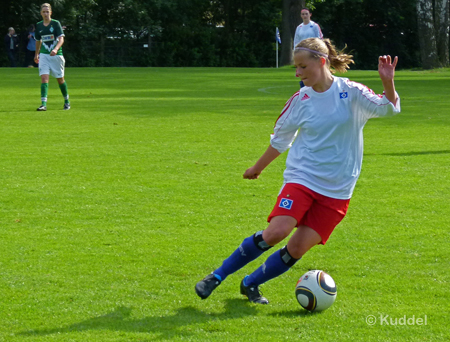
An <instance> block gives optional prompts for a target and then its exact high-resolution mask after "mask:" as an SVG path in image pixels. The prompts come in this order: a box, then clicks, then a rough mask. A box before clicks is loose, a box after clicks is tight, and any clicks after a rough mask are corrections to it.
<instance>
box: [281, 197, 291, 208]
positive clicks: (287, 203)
mask: <svg viewBox="0 0 450 342" xmlns="http://www.w3.org/2000/svg"><path fill="white" fill-rule="evenodd" d="M292 203H294V201H293V200H290V199H287V198H282V199H281V201H280V205H279V207H280V208H283V209H287V210H291V208H292Z"/></svg>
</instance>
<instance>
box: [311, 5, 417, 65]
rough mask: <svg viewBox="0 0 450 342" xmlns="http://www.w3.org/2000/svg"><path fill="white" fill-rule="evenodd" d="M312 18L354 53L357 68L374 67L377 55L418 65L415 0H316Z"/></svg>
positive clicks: (401, 63) (406, 63)
mask: <svg viewBox="0 0 450 342" xmlns="http://www.w3.org/2000/svg"><path fill="white" fill-rule="evenodd" d="M314 20H316V21H317V22H319V24H320V25H321V27H322V29H323V33H324V36H325V37H328V38H331V39H332V40H333V41H334V42H335V43H336V44H337V46H338V47H340V48H344V47H345V45H347V47H348V50H349V51H351V52H352V53H353V54H354V57H355V62H356V66H357V68H358V69H376V66H377V64H378V62H377V57H378V56H380V55H384V54H390V55H392V56H399V60H400V64H399V67H400V68H412V67H417V66H418V65H419V63H420V62H419V60H420V56H419V45H418V36H417V30H416V27H417V20H416V12H415V3H414V2H413V1H410V0H398V1H389V0H373V1H362V0H348V1H347V0H336V1H335V4H334V6H331V2H330V1H327V2H325V3H321V4H317V5H316V10H315V11H314Z"/></svg>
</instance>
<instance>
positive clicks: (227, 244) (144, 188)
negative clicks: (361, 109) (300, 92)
mask: <svg viewBox="0 0 450 342" xmlns="http://www.w3.org/2000/svg"><path fill="white" fill-rule="evenodd" d="M0 77H2V79H3V80H5V82H3V83H2V84H3V85H2V86H1V90H2V94H3V96H2V100H1V102H0V120H1V125H0V156H1V163H0V168H1V172H0V186H1V192H0V210H1V212H0V222H1V229H0V244H1V248H0V272H1V277H0V322H1V324H0V341H33V342H34V341H95V342H96V341H165V340H171V341H296V340H303V341H448V340H449V339H450V332H449V330H448V325H449V322H450V314H449V307H450V294H449V289H450V264H449V259H450V248H449V247H450V246H449V240H450V232H449V227H450V209H449V204H450V166H449V165H450V163H449V160H450V159H449V157H450V116H449V108H450V96H449V95H448V93H449V89H450V70H448V69H443V70H438V71H431V72H411V71H400V72H397V75H396V85H397V90H398V92H399V94H400V96H401V104H402V113H401V114H400V115H398V116H395V117H393V118H387V119H374V120H371V121H369V123H368V124H367V126H366V128H365V152H364V162H363V171H362V174H361V177H360V180H359V182H358V184H357V187H356V190H355V193H354V196H353V199H352V201H351V204H350V209H349V212H348V215H347V217H346V218H345V219H344V221H343V222H342V223H341V224H340V225H339V226H338V228H337V229H336V230H335V232H334V233H333V235H332V236H331V238H330V240H329V242H328V243H327V245H326V246H318V247H316V248H314V249H313V250H311V251H310V252H309V253H308V254H307V255H306V256H305V257H304V258H303V259H302V260H301V262H299V263H297V265H295V267H294V268H293V269H292V270H291V271H289V272H288V273H286V274H284V275H283V276H281V277H280V278H277V279H275V280H272V281H270V282H268V283H267V284H264V285H263V286H262V290H263V292H264V295H265V296H266V297H268V298H269V300H270V301H271V303H270V304H269V305H268V306H257V305H254V304H250V303H248V301H247V300H246V299H244V297H242V296H241V295H240V294H239V283H240V281H241V279H242V277H243V276H244V275H245V274H248V273H250V272H252V271H253V270H254V269H255V268H256V267H258V266H259V265H260V264H261V262H262V261H263V260H264V259H265V258H266V257H267V256H268V255H265V256H263V257H262V258H260V259H259V260H257V261H255V262H253V263H251V264H250V265H248V266H246V267H244V268H243V269H242V270H240V271H238V272H237V273H236V274H235V275H232V276H230V277H229V278H228V279H227V280H226V281H225V282H224V283H223V284H222V285H221V286H220V287H219V288H218V289H217V290H216V292H214V294H213V295H212V296H211V297H210V298H208V299H207V300H205V301H201V300H200V299H199V298H198V297H197V296H196V295H195V292H194V285H195V283H196V282H197V281H198V280H200V279H201V278H203V277H204V276H205V275H206V274H207V273H209V272H211V271H212V270H213V269H214V268H216V267H218V266H219V265H220V264H221V262H222V260H223V259H224V258H225V257H227V256H228V255H229V254H230V253H231V252H232V251H233V250H234V249H235V248H236V247H237V246H238V245H239V244H240V243H241V241H242V240H243V239H244V238H245V237H247V236H249V235H251V234H252V233H254V232H255V231H257V230H261V229H263V228H265V227H266V218H267V216H268V214H269V212H270V211H271V209H272V207H273V205H274V201H275V199H276V196H277V194H278V190H279V188H280V186H281V183H282V172H283V170H284V160H285V157H286V156H285V155H283V156H281V157H280V158H278V159H277V160H276V161H275V162H274V163H273V164H272V165H270V166H269V168H268V169H267V170H266V171H264V173H263V174H262V176H261V177H260V179H259V180H257V181H247V180H243V179H242V174H243V172H244V171H245V169H246V168H248V167H249V166H251V165H252V163H254V162H255V161H256V160H257V159H258V158H259V156H260V155H261V153H262V152H264V150H265V149H266V147H267V145H268V143H269V135H270V133H272V128H273V124H274V122H275V120H276V118H277V117H278V115H279V113H280V110H281V109H282V107H283V105H284V103H285V101H286V100H287V99H288V98H289V97H290V96H291V95H292V93H294V92H295V91H296V90H297V89H298V79H296V78H295V77H294V70H293V69H292V68H281V69H278V70H277V69H196V68H192V69H182V68H180V69H175V68H167V69H159V68H148V69H146V68H139V69H126V68H117V69H115V68H114V69H106V68H105V69H70V68H68V69H67V70H66V80H67V83H68V86H69V93H70V96H71V103H72V109H71V110H70V111H63V110H62V106H63V99H62V96H61V94H60V91H59V88H58V86H57V83H56V81H55V80H53V79H52V80H51V83H50V87H49V102H48V111H47V112H36V108H37V107H38V106H39V105H40V93H39V92H40V88H39V84H40V80H39V77H38V73H37V69H16V70H13V69H0ZM348 77H350V78H351V79H353V80H355V81H358V82H361V83H364V84H366V85H368V86H369V87H371V88H372V89H374V90H375V91H376V92H381V91H382V88H381V82H380V81H379V80H378V76H377V73H376V72H375V71H351V72H349V73H348ZM308 269H323V270H325V271H326V272H328V273H329V274H330V275H331V276H332V277H333V278H334V279H335V281H336V283H337V288H338V296H337V299H336V302H335V304H334V305H333V306H332V307H331V308H330V309H328V310H327V311H325V312H323V313H321V314H310V313H308V312H306V311H304V310H303V309H302V308H301V307H300V306H299V304H298V303H297V301H296V299H295V296H294V289H295V284H296V282H297V280H298V278H299V277H300V276H301V275H302V274H303V273H304V272H306V271H307V270H308ZM369 315H373V316H375V318H376V319H377V322H376V323H375V324H374V325H369V324H367V323H366V319H367V317H368V316H369ZM413 316H414V318H415V319H417V318H421V319H426V320H427V321H426V322H427V324H426V325H425V324H424V322H423V323H422V325H419V324H414V325H401V323H402V322H403V320H405V319H411V318H412V317H413ZM386 317H387V318H386ZM382 318H383V319H384V318H386V319H387V323H388V324H389V325H388V324H386V323H385V322H386V321H383V319H382ZM390 318H392V322H393V323H395V321H396V320H397V325H395V326H393V325H391V324H390V320H389V319H390ZM419 322H420V321H419Z"/></svg>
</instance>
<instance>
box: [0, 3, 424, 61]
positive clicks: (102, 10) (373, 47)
mask: <svg viewBox="0 0 450 342" xmlns="http://www.w3.org/2000/svg"><path fill="white" fill-rule="evenodd" d="M281 4H282V1H281V0H247V1H239V0H214V1H210V0H183V1H180V0H167V1H164V0H70V1H69V0H58V1H54V2H53V3H52V5H53V17H54V18H56V19H58V20H60V21H61V22H62V24H63V25H64V26H65V27H66V30H65V33H66V35H67V39H66V43H65V46H64V54H65V57H66V60H67V65H71V66H210V67H213V66H239V67H243V66H249V67H250V66H252V67H271V66H274V64H275V51H274V50H275V37H274V35H275V27H277V26H278V27H280V29H281V30H282V27H281ZM306 4H307V5H308V6H310V7H312V8H314V11H313V20H315V21H317V22H318V23H319V24H320V25H321V26H322V28H323V31H324V34H325V36H326V37H330V38H332V39H333V40H334V41H335V42H336V43H337V44H338V46H340V47H344V46H345V44H347V45H348V47H349V48H350V49H351V50H353V52H354V54H355V59H356V61H357V65H358V68H361V69H373V68H374V65H375V62H374V61H376V56H378V55H379V54H382V53H383V54H384V53H389V54H392V55H398V56H399V57H400V61H401V65H400V67H403V68H411V67H417V66H419V65H420V60H419V53H418V51H419V46H418V37H417V20H416V13H415V1H409V0H397V1H388V0H373V1H363V0H327V1H324V0H314V1H313V0H310V1H306ZM0 6H1V9H2V11H1V12H0V21H2V22H3V23H4V26H5V30H6V27H8V26H15V27H17V28H18V29H17V31H18V32H23V31H24V30H25V29H26V27H28V25H29V24H30V23H33V22H37V21H39V20H40V19H41V18H40V15H39V5H37V4H36V3H35V2H33V1H31V0H14V1H13V0H6V1H2V2H1V5H0ZM282 33H283V32H282ZM23 36H24V35H23ZM286 43H287V42H286ZM286 43H285V44H286ZM22 46H24V44H22ZM0 65H3V66H6V65H8V63H7V61H6V58H5V56H4V55H3V56H2V59H0Z"/></svg>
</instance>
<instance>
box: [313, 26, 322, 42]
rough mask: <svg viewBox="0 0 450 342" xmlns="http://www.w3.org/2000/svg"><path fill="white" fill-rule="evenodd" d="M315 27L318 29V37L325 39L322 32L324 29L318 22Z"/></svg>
mask: <svg viewBox="0 0 450 342" xmlns="http://www.w3.org/2000/svg"><path fill="white" fill-rule="evenodd" d="M314 29H315V31H316V37H317V38H320V39H323V34H322V30H321V29H320V26H319V24H317V23H316V25H315V26H314Z"/></svg>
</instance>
